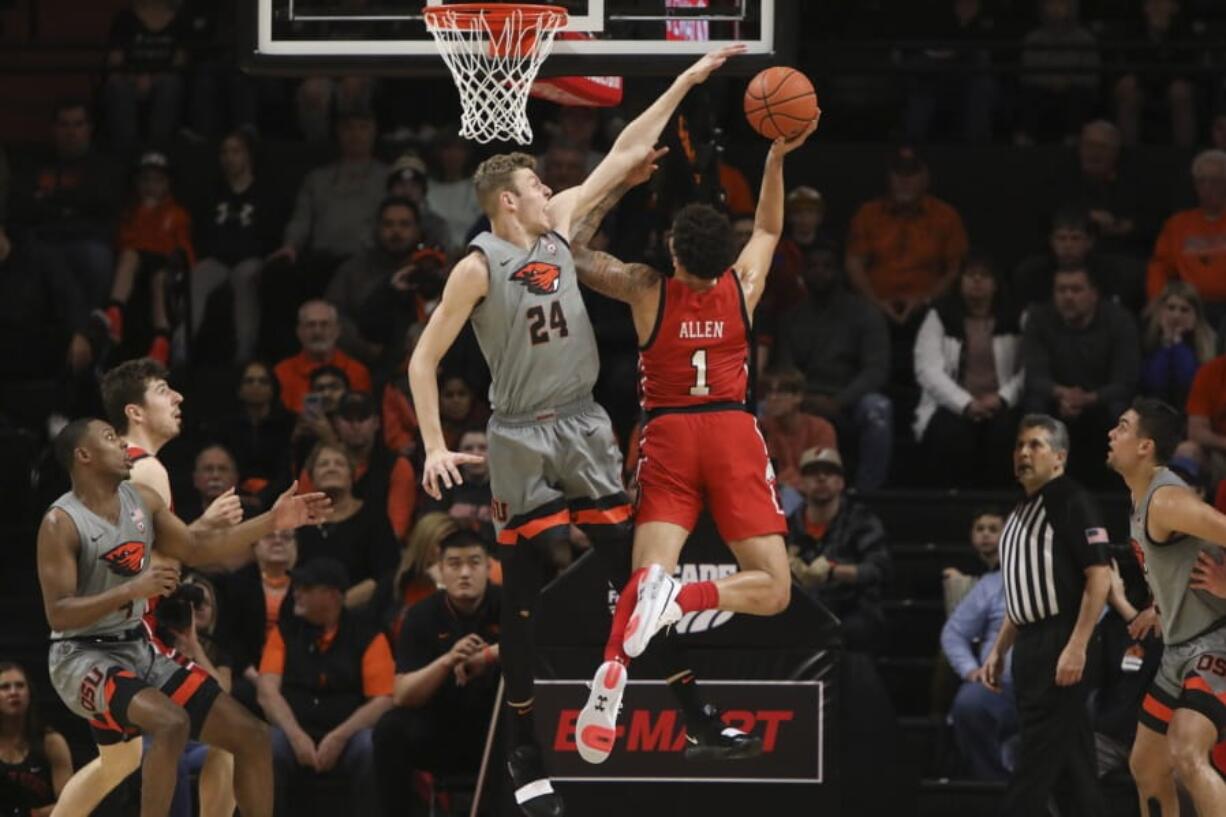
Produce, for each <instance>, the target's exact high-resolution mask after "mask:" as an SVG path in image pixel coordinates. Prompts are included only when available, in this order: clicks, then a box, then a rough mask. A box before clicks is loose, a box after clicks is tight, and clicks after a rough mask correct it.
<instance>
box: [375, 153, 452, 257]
mask: <svg viewBox="0 0 1226 817" xmlns="http://www.w3.org/2000/svg"><path fill="white" fill-rule="evenodd" d="M429 189H430V178H429V175H428V173H427V171H426V163H425V162H423V161H422V160H421V157H420V156H418V155H417V154H416V153H404V154H402V155H401V156H400V158H399V159H397V160H396V161H395V162H393V163H392V169H391V170H390V171H389V172H388V175H387V195H388V196H389V197H392V198H406V199H408V200H409V201H411V202H413V206H415V207H416V208H417V216H418V225H419V226H420V227H421V235H422V241H423V242H424V243H425V244H428V245H429V246H431V247H442V248H443V249H444V250H445V251H446V252H448V253H456V252H458V251H459V250H460V249H461V248H460V247H452V246H451V245H450V239H451V235H450V233H449V231H448V228H447V222H446V221H444V220H443V218H442V216H440V215H439V214H438V213H436V212H434V211H433V210H431V209H430V207H429V205H428V204H427V203H426V193H427V191H428V190H429Z"/></svg>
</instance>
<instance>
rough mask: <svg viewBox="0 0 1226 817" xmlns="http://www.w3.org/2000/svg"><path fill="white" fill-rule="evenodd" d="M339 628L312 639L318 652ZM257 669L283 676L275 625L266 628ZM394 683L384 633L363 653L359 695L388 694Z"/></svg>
mask: <svg viewBox="0 0 1226 817" xmlns="http://www.w3.org/2000/svg"><path fill="white" fill-rule="evenodd" d="M337 630H338V627H337V626H335V625H334V626H332V627H330V628H328V629H326V630H324V631H323V633H321V634H320V636H319V638H317V639H316V640H315V646H316V648H317V649H318V651H319V654H321V655H322V654H325V653H327V652H328V650H329V649H330V648H331V647H332V644H333V642H335V641H336V633H337ZM260 672H261V673H267V674H269V675H282V674H284V672H285V640H284V639H283V638H282V637H281V628H280V627H276V626H274V627H273V628H271V629H270V630H269V631H268V640H267V641H265V642H264V652H263V654H261V655H260ZM395 682H396V662H395V661H394V660H393V659H392V646H391V644H390V643H388V640H387V636H385V635H384V634H383V633H379V634H378V635H376V636H375V637H374V638H373V639H372V640H371V642H370V644H368V645H367V647H366V649H365V650H364V651H363V652H362V694H363V695H365V696H366V697H367V698H374V697H377V696H379V695H391V694H392V687H393V686H394V684H395Z"/></svg>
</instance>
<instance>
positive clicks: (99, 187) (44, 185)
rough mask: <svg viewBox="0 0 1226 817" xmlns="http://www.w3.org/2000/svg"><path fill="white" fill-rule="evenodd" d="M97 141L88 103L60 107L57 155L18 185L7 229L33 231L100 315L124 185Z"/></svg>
mask: <svg viewBox="0 0 1226 817" xmlns="http://www.w3.org/2000/svg"><path fill="white" fill-rule="evenodd" d="M93 136H94V122H93V119H92V117H91V116H90V111H89V107H88V106H87V105H86V104H85V103H84V102H82V101H80V100H75V99H66V100H61V101H59V102H57V103H56V105H55V120H54V124H53V125H52V144H53V151H52V153H51V155H49V156H40V157H39V158H38V159H37V160H36V161H35V162H34V163H33V166H32V167H31V168H30V169H31V171H32V175H31V176H30V177H28V178H24V179H22V180H15V181H14V189H13V196H14V201H13V211H12V213H11V214H10V215H11V216H12V218H11V219H10V222H9V223H10V226H12V225H13V224H21V225H23V226H28V227H30V228H31V230H32V238H34V239H35V240H37V241H38V242H39V243H41V244H43V245H45V246H46V247H47V248H48V250H49V251H50V252H53V253H54V254H55V255H57V256H58V257H59V259H58V260H59V261H60V262H62V263H63V264H65V265H66V267H67V268H68V270H69V272H70V273H71V274H72V275H73V276H74V277H75V278H76V280H77V284H78V286H80V288H81V291H82V292H83V293H84V295H85V301H86V304H88V306H89V307H90V308H91V309H101V308H102V307H103V306H105V305H106V301H107V298H108V297H110V292H111V278H112V276H113V275H114V272H115V249H114V239H115V226H116V217H117V215H118V213H119V211H120V201H121V198H122V196H123V189H124V184H123V174H122V173H121V172H120V169H119V165H118V164H117V163H116V162H115V161H114V160H113V159H112V158H111V157H109V156H107V155H106V154H104V153H102V152H100V151H98V150H97V149H96V148H95V147H94V140H93ZM11 232H12V230H10V233H11Z"/></svg>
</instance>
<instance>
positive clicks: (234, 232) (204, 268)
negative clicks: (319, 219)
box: [191, 130, 282, 361]
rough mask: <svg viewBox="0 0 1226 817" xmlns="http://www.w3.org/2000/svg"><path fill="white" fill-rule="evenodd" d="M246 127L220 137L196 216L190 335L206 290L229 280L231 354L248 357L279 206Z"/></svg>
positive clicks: (195, 331) (203, 308)
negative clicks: (216, 163)
mask: <svg viewBox="0 0 1226 817" xmlns="http://www.w3.org/2000/svg"><path fill="white" fill-rule="evenodd" d="M254 149H255V145H254V143H253V142H252V139H251V136H250V134H249V132H248V131H245V130H237V131H233V132H231V133H230V134H228V135H227V136H226V137H225V138H224V139H222V140H221V150H220V163H221V178H220V179H219V181H218V184H217V186H216V188H215V190H214V192H213V194H212V196H211V198H210V200H209V203H208V206H207V208H206V209H205V210H204V211H203V212H201V213H200V217H199V218H197V219H196V225H197V233H196V235H197V239H198V240H197V242H196V244H197V246H198V248H199V254H200V256H201V258H202V260H201V261H200V263H199V264H197V265H196V266H195V267H194V268H193V269H192V272H191V309H192V337H194V338H195V337H198V336H199V335H200V330H201V327H202V326H203V325H204V317H205V315H206V314H207V307H208V303H209V298H210V296H212V295H213V293H214V292H215V291H216V290H217V289H218V288H219V287H221V286H223V285H225V284H227V283H228V284H229V285H230V291H231V293H232V294H233V297H234V308H233V312H232V314H233V320H234V356H233V357H234V360H237V361H242V360H250V359H251V356H252V355H253V354H255V347H256V343H257V342H258V341H259V337H260V271H261V270H262V269H263V267H264V257H265V256H266V255H268V253H270V252H271V251H272V249H273V247H274V246H275V245H276V238H275V235H276V231H277V230H278V228H279V225H280V221H281V218H282V216H281V213H280V208H279V207H278V204H277V202H276V200H275V196H274V195H273V193H272V191H271V189H269V187H268V185H267V184H266V183H264V182H261V181H260V180H259V179H257V177H256V175H255V165H254V161H253V160H254V155H255V154H254Z"/></svg>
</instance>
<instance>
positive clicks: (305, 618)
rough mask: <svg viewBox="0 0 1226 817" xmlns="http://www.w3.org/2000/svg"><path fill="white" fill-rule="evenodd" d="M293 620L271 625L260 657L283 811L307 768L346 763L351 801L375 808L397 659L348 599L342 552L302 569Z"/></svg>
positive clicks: (357, 810)
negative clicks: (379, 747) (379, 742)
mask: <svg viewBox="0 0 1226 817" xmlns="http://www.w3.org/2000/svg"><path fill="white" fill-rule="evenodd" d="M293 579H294V589H293V593H294V612H295V614H296V616H295V619H294V620H293V621H278V623H277V626H276V628H274V629H272V630H269V631H268V640H267V642H266V643H265V644H264V651H263V655H262V656H261V658H260V680H259V690H260V706H261V707H262V708H263V710H264V713H265V715H267V717H268V719H269V721H271V722H272V724H273V733H272V746H273V750H272V751H273V767H274V772H275V775H276V777H275V781H274V782H275V785H276V798H275V799H276V813H277V815H278V817H287V815H289V813H290V812H289V801H288V794H289V789H290V786H291V784H292V783H293V781H294V779H295V778H297V777H298V775H299V774H300V773H302V772H306V771H312V772H315V773H316V774H320V775H324V774H328V773H329V772H331V771H333V770H334V769H336V767H337V766H338V764H339V765H340V767H341V769H343V771H344V774H343V779H345V780H347V781H348V783H349V798H350V799H349V801H348V806H349V808H351V809H352V810H353V813H354V814H370V813H371V811H372V809H371V806H372V804H371V799H372V798H371V790H372V785H373V774H374V770H373V766H374V758H373V751H372V748H371V733H372V731H373V729H374V726H375V724H376V723H378V721H379V718H381V717H382V716H383V714H384V713H385V712H387V711H388V710H389V709H390V708H391V707H392V688H393V687H392V684H393V677H394V667H395V664H394V662H393V660H392V651H391V647H390V646H389V645H388V641H387V637H386V636H385V635H383V633H381V632H380V631H379V629H378V627H377V626H376V625H375V624H373V623H371V622H368V621H366V620H364V619H362V618H361V617H359V616H357V615H355V614H354V613H353V612H351V611H349V610H347V609H346V608H345V604H344V595H345V588H346V587H347V586H348V585H349V578H348V576H347V575H346V573H345V567H344V565H342V564H341V563H340V562H337V561H336V560H335V559H328V558H319V559H315V560H313V561H306V562H305V563H304V564H303V566H302V567H299V568H297V569H295V571H294V574H293Z"/></svg>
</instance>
